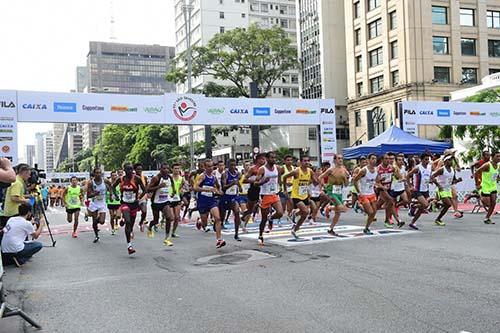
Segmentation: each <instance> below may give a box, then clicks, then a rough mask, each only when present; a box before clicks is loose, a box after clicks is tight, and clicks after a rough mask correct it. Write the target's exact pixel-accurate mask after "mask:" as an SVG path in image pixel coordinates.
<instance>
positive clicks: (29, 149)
mask: <svg viewBox="0 0 500 333" xmlns="http://www.w3.org/2000/svg"><path fill="white" fill-rule="evenodd" d="M24 156H25V157H26V164H28V165H29V166H31V167H34V166H35V145H26V146H25V151H24Z"/></svg>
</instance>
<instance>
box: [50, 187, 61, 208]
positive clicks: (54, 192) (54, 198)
mask: <svg viewBox="0 0 500 333" xmlns="http://www.w3.org/2000/svg"><path fill="white" fill-rule="evenodd" d="M58 193H59V191H58V189H57V187H56V186H55V185H52V186H50V190H49V199H50V207H51V208H54V205H55V206H57V194H58Z"/></svg>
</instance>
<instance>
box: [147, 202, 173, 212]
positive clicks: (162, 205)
mask: <svg viewBox="0 0 500 333" xmlns="http://www.w3.org/2000/svg"><path fill="white" fill-rule="evenodd" d="M167 206H170V202H168V201H167V202H162V203H154V202H152V203H151V209H152V210H154V211H163V209H164V208H165V207H167Z"/></svg>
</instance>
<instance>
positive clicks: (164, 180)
mask: <svg viewBox="0 0 500 333" xmlns="http://www.w3.org/2000/svg"><path fill="white" fill-rule="evenodd" d="M147 191H148V192H149V193H152V198H151V209H152V211H153V221H151V223H149V225H148V226H147V228H148V232H147V236H148V237H149V238H153V237H154V226H155V225H157V224H158V222H159V219H160V212H161V213H162V215H163V217H164V218H165V219H166V224H165V240H164V241H163V244H165V245H166V246H172V245H174V244H173V243H172V241H171V238H170V230H171V228H172V226H171V224H172V222H173V219H174V216H173V212H172V207H171V206H170V205H169V201H170V198H171V197H172V196H173V194H174V192H175V184H174V180H173V179H172V177H171V176H170V175H169V174H168V165H167V163H161V165H160V173H159V174H157V175H156V176H154V177H153V179H151V183H149V185H148V187H147ZM172 229H173V228H172Z"/></svg>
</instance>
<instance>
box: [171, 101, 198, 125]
mask: <svg viewBox="0 0 500 333" xmlns="http://www.w3.org/2000/svg"><path fill="white" fill-rule="evenodd" d="M172 111H173V112H174V115H175V116H176V117H177V119H179V120H182V121H190V120H193V119H194V117H196V115H197V114H198V106H197V105H196V102H195V101H194V99H192V98H191V97H188V96H181V97H179V98H177V99H176V100H175V102H174V105H173V106H172Z"/></svg>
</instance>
